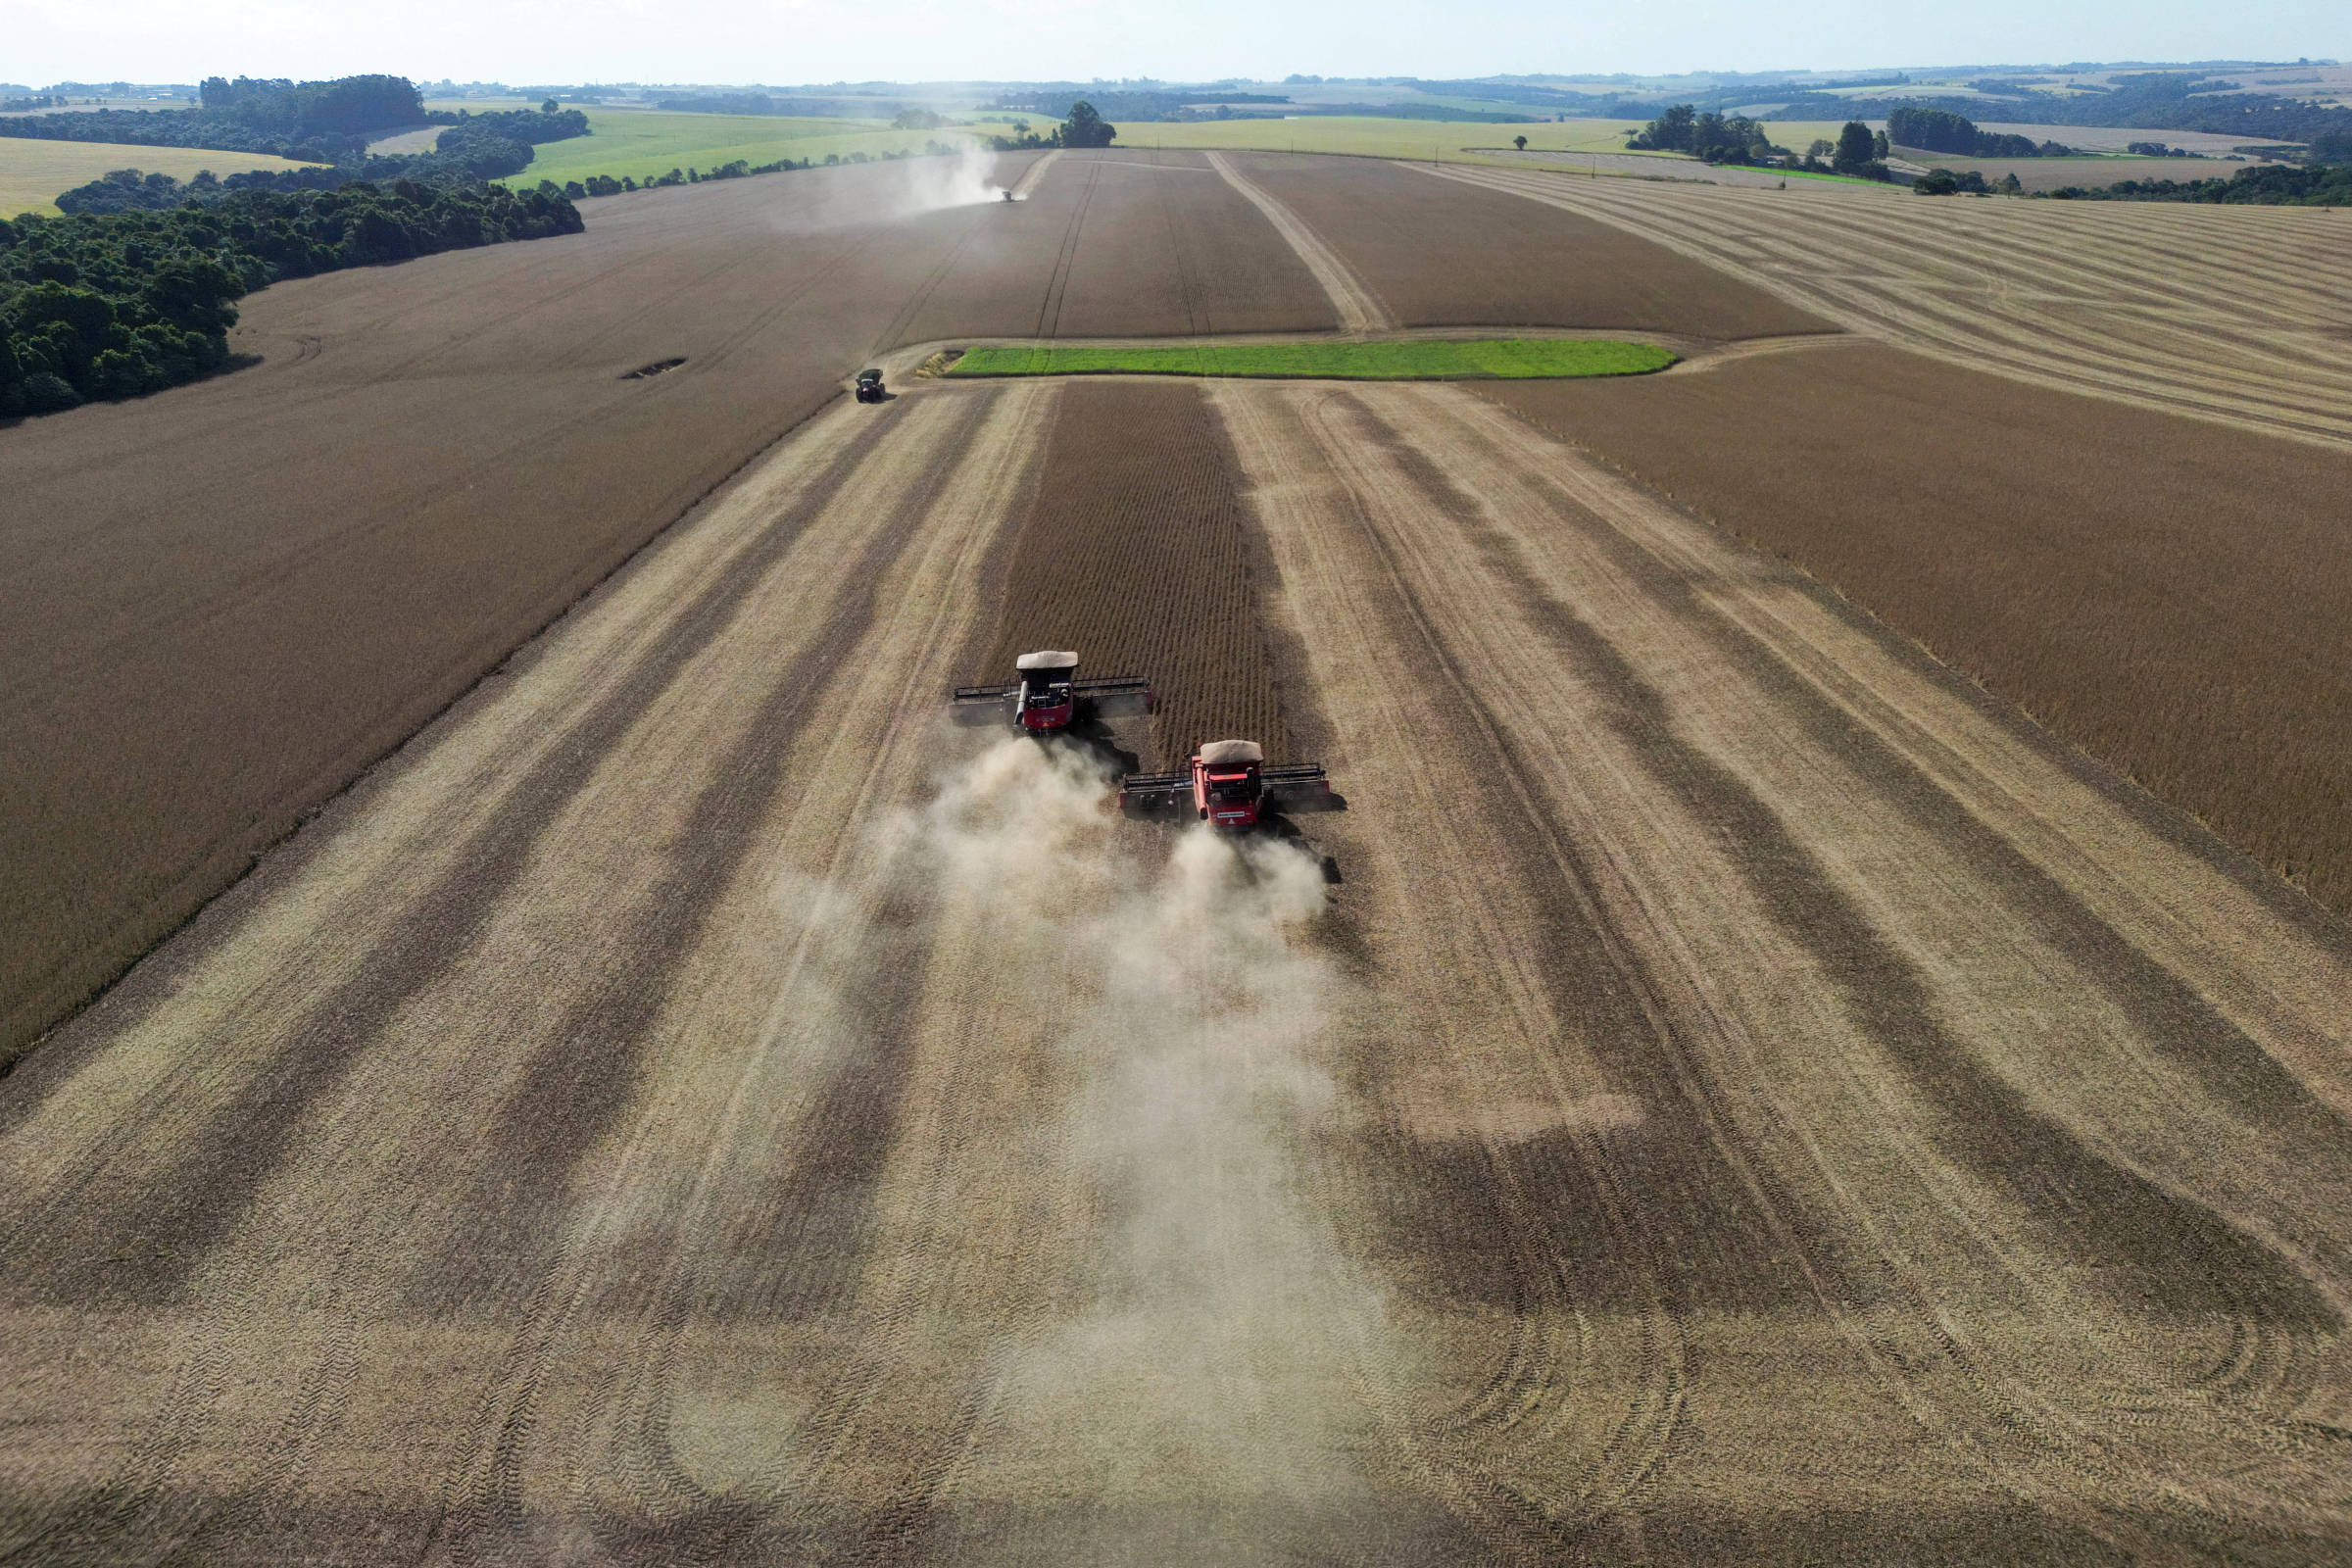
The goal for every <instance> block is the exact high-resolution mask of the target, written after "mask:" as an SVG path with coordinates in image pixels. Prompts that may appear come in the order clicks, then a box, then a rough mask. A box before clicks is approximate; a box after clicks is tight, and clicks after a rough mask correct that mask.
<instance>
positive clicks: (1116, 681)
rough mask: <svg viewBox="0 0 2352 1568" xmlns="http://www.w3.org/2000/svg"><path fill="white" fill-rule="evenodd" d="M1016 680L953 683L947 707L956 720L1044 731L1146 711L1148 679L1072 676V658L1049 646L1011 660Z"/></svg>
mask: <svg viewBox="0 0 2352 1568" xmlns="http://www.w3.org/2000/svg"><path fill="white" fill-rule="evenodd" d="M1012 665H1013V668H1014V669H1015V670H1016V671H1018V672H1019V675H1020V679H1018V680H1016V681H1012V682H1010V683H1008V684H1006V685H1003V686H958V687H956V690H955V692H954V693H953V695H951V696H950V697H949V699H948V710H949V711H950V712H951V713H953V714H954V715H955V718H956V723H958V724H1004V723H1011V724H1014V725H1017V726H1019V727H1020V728H1022V729H1025V730H1028V731H1030V732H1031V733H1033V734H1041V735H1048V734H1054V733H1056V732H1058V731H1061V730H1066V729H1068V728H1070V727H1071V726H1072V725H1073V724H1081V723H1084V722H1086V721H1088V720H1092V719H1102V718H1122V717H1127V716H1130V715H1133V714H1138V713H1149V712H1151V711H1152V683H1151V682H1150V681H1148V680H1146V679H1144V678H1143V677H1142V676H1141V675H1106V676H1099V677H1096V678H1094V679H1091V680H1080V679H1079V678H1078V656H1077V655H1076V654H1072V653H1063V652H1059V651H1056V650H1054V649H1046V650H1043V651H1041V652H1038V653H1034V654H1023V655H1022V656H1021V657H1020V658H1018V659H1016V660H1014V661H1013V662H1012Z"/></svg>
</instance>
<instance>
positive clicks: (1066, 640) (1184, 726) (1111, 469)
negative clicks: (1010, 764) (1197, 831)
mask: <svg viewBox="0 0 2352 1568" xmlns="http://www.w3.org/2000/svg"><path fill="white" fill-rule="evenodd" d="M1004 570H1005V588H1004V599H1003V610H1002V612H1001V613H1002V616H1003V618H1002V620H1001V621H1000V622H999V626H998V630H997V632H996V635H995V636H994V638H993V639H992V640H991V641H990V643H989V644H988V648H989V652H988V655H987V657H986V659H985V660H984V661H983V662H982V668H981V669H980V670H977V671H974V672H973V675H972V678H974V679H981V678H987V679H999V680H1001V679H1003V678H1005V676H1004V674H1003V673H1002V672H1004V671H1008V670H1010V669H1011V667H1012V661H1013V659H1014V658H1015V656H1017V655H1019V654H1022V653H1026V652H1028V651H1029V650H1031V649H1036V648H1070V649H1075V650H1076V651H1077V653H1078V655H1079V657H1080V659H1082V660H1083V661H1084V665H1083V670H1084V671H1092V672H1093V673H1096V674H1102V675H1113V674H1138V675H1145V676H1148V677H1149V678H1150V679H1151V681H1152V687H1153V689H1154V690H1155V692H1156V693H1157V694H1158V700H1159V714H1158V717H1157V718H1156V719H1154V720H1153V723H1152V735H1153V741H1154V745H1155V746H1156V749H1157V751H1158V754H1159V757H1160V759H1161V760H1165V761H1168V762H1171V763H1174V762H1177V761H1181V760H1182V759H1183V758H1184V757H1185V756H1187V755H1188V754H1189V752H1190V750H1191V748H1193V747H1194V746H1196V745H1198V744H1199V743H1201V742H1202V741H1210V740H1222V739H1226V738H1229V737H1241V738H1245V739H1250V740H1255V741H1258V742H1260V743H1261V744H1263V745H1264V746H1266V747H1267V748H1268V749H1269V751H1270V752H1282V751H1284V750H1286V749H1287V747H1288V745H1289V743H1290V735H1289V732H1288V730H1287V729H1286V728H1285V725H1284V722H1283V711H1282V703H1281V700H1280V698H1279V696H1278V695H1277V692H1276V681H1275V674H1274V664H1273V661H1272V658H1271V657H1270V653H1269V649H1268V645H1267V640H1266V637H1265V634H1264V632H1263V630H1262V628H1261V625H1260V620H1259V613H1258V595H1259V593H1260V592H1261V591H1262V588H1261V583H1260V572H1259V568H1257V567H1256V566H1255V565H1254V564H1253V563H1252V560H1251V554H1250V539H1249V535H1248V532H1247V529H1246V527H1245V523H1244V513H1243V509H1242V503H1241V498H1240V496H1239V493H1238V490H1237V475H1236V473H1235V471H1234V467H1233V463H1232V460H1231V458H1230V457H1229V456H1228V455H1227V453H1226V450H1225V446H1224V442H1223V441H1222V439H1221V438H1220V437H1219V435H1218V432H1217V429H1216V425H1215V422H1214V420H1213V419H1212V418H1211V417H1210V416H1209V414H1208V411H1207V407H1206V405H1205V404H1204V403H1203V401H1202V398H1201V391H1200V389H1199V388H1198V387H1195V386H1193V385H1190V384H1189V383H1183V382H1174V383H1163V382H1152V381H1080V382H1075V383H1072V384H1069V385H1066V386H1064V387H1062V388H1061V389H1060V391H1059V404H1058V407H1057V409H1056V412H1055V414H1054V418H1053V421H1052V434H1051V435H1050V436H1049V437H1048V438H1047V445H1046V451H1045V457H1044V461H1043V466H1042V471H1041V473H1040V477H1039V480H1038V485H1037V489H1036V492H1035V500H1034V501H1033V502H1032V503H1031V510H1030V512H1029V514H1028V515H1027V516H1026V517H1024V518H1022V519H1021V520H1020V522H1019V524H1018V528H1017V531H1016V533H1015V534H1014V543H1013V547H1012V551H1011V555H1010V557H1009V559H1008V561H1007V563H1006V564H1005V568H1004Z"/></svg>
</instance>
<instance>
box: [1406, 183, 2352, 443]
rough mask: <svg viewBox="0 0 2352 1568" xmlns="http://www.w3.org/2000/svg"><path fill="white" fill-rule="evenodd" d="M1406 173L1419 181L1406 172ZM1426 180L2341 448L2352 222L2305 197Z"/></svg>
mask: <svg viewBox="0 0 2352 1568" xmlns="http://www.w3.org/2000/svg"><path fill="white" fill-rule="evenodd" d="M1424 177H1430V176H1428V175H1424ZM1438 177H1439V178H1442V179H1445V180H1449V181H1454V182H1468V183H1473V184H1475V185H1477V186H1478V187H1479V188H1481V189H1485V190H1491V191H1495V192H1497V193H1500V192H1505V191H1508V192H1516V193H1518V194H1519V195H1522V196H1524V197H1527V198H1530V199H1532V200H1533V201H1534V202H1536V203H1540V204H1544V205H1550V206H1556V207H1559V208H1562V209H1564V210H1567V211H1572V212H1575V213H1578V214H1582V215H1585V216H1588V217H1591V218H1593V219H1595V220H1598V221H1604V222H1609V223H1613V224H1616V225H1618V226H1619V227H1620V228H1621V229H1623V230H1625V231H1626V232H1627V233H1628V234H1629V236H1630V235H1640V236H1642V238H1644V239H1647V240H1650V241H1653V242H1655V243H1657V244H1660V245H1664V246H1668V247H1670V248H1672V249H1674V250H1676V251H1679V252H1681V253H1682V254H1683V255H1685V256H1686V257H1689V258H1691V259H1693V260H1696V261H1702V262H1705V263H1707V264H1709V265H1710V266H1711V267H1715V268H1720V269H1721V270H1723V271H1724V272H1725V273H1728V274H1730V275H1731V276H1734V277H1741V278H1745V279H1748V280H1749V281H1751V282H1752V283H1754V284H1755V285H1756V286H1757V287H1759V288H1762V289H1769V290H1771V291H1772V292H1773V293H1774V294H1776V295H1777V296H1779V297H1780V298H1781V299H1783V300H1785V301H1787V302H1789V304H1790V305H1791V306H1796V307H1801V308H1803V309H1804V310H1806V311H1809V312H1812V313H1815V314H1816V315H1818V316H1819V317H1821V318H1825V319H1829V320H1832V321H1836V322H1838V324H1839V325H1841V326H1844V327H1845V328H1847V329H1848V330H1851V331H1855V332H1860V333H1866V334H1868V335H1870V336H1873V337H1877V338H1879V339H1881V340H1883V341H1886V342H1889V343H1893V344H1896V345H1898V346H1901V347H1904V348H1910V349H1915V350H1917V351H1919V352H1920V353H1923V354H1928V355H1932V356H1934V357H1936V358H1937V359H1941V360H1945V361H1948V362H1950V363H1952V364H1955V365H1961V366H1965V367H1968V368H1972V369H1982V370H1992V371H1995V372H1997V373H1999V374H2001V375H2006V376H2011V377H2014V378H2016V379H2018V380H2024V381H2032V382H2034V383H2036V384H2038V385H2042V386H2049V387H2057V388H2061V389H2064V390H2067V391H2075V392H2087V393H2091V394H2093V395H2095V396H2099V397H2104V398H2113V399H2116V400H2119V401H2122V402H2128V403H2135V404H2138V405H2140V406H2142V407H2146V408H2153V409H2159V410H2162V411H2164V412H2167V413H2176V414H2192V415H2195V416H2197V417H2200V418H2208V419H2216V420H2221V421H2224V422H2228V423H2234V424H2238V425H2241V426H2243V427H2244V428H2247V429H2252V430H2261V431H2267V432H2270V433H2273V434H2278V435H2287V436H2293V437H2296V438H2299V439H2303V440H2309V441H2313V442H2318V443H2323V444H2327V445H2332V446H2336V447H2338V448H2341V447H2343V446H2345V445H2347V444H2352V361H2348V360H2347V358H2346V355H2345V352H2344V343H2345V334H2346V332H2347V331H2348V330H2352V272H2347V270H2345V268H2344V265H2343V256H2344V251H2345V242H2346V229H2347V227H2348V226H2352V220H2347V219H2346V218H2345V217H2344V216H2343V215H2341V214H2336V213H2330V212H2327V211H2325V210H2323V209H2318V208H2290V207H2200V206H2184V205H2179V204H2173V203H2133V202H2096V203H2087V202H2047V201H2019V200H2014V199H1994V200H1986V201H1976V200H1969V199H1964V198H1934V197H1918V196H1912V195H1909V194H1907V193H1904V192H1900V191H1892V190H1886V189H1875V190H1873V189H1860V188H1857V187H1853V186H1840V185H1823V184H1820V183H1817V182H1806V181H1791V182H1790V184H1789V189H1787V190H1785V191H1782V190H1771V191H1764V190H1735V189H1731V188H1728V187H1724V188H1718V187H1714V186H1698V185H1658V184H1651V183H1648V182H1645V181H1640V180H1610V179H1599V180H1593V179H1574V178H1569V177H1566V176H1564V175H1554V174H1539V173H1532V172H1530V173H1521V172H1513V171H1503V170H1448V171H1446V172H1444V173H1443V174H1442V175H1440V176H1438Z"/></svg>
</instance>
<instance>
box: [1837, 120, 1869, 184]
mask: <svg viewBox="0 0 2352 1568" xmlns="http://www.w3.org/2000/svg"><path fill="white" fill-rule="evenodd" d="M1876 150H1877V138H1876V137H1874V136H1872V135H1871V133H1870V127H1869V126H1868V125H1866V124H1864V123H1862V122H1860V121H1859V120H1849V121H1847V122H1846V123H1845V128H1844V129H1843V130H1841V131H1839V132H1838V152H1837V156H1835V157H1834V158H1832V159H1831V160H1830V167H1831V168H1833V169H1835V170H1837V171H1838V172H1839V173H1841V174H1858V173H1860V172H1862V171H1863V170H1865V169H1867V168H1868V167H1869V166H1870V159H1871V154H1872V153H1873V152H1874V151H1876Z"/></svg>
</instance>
